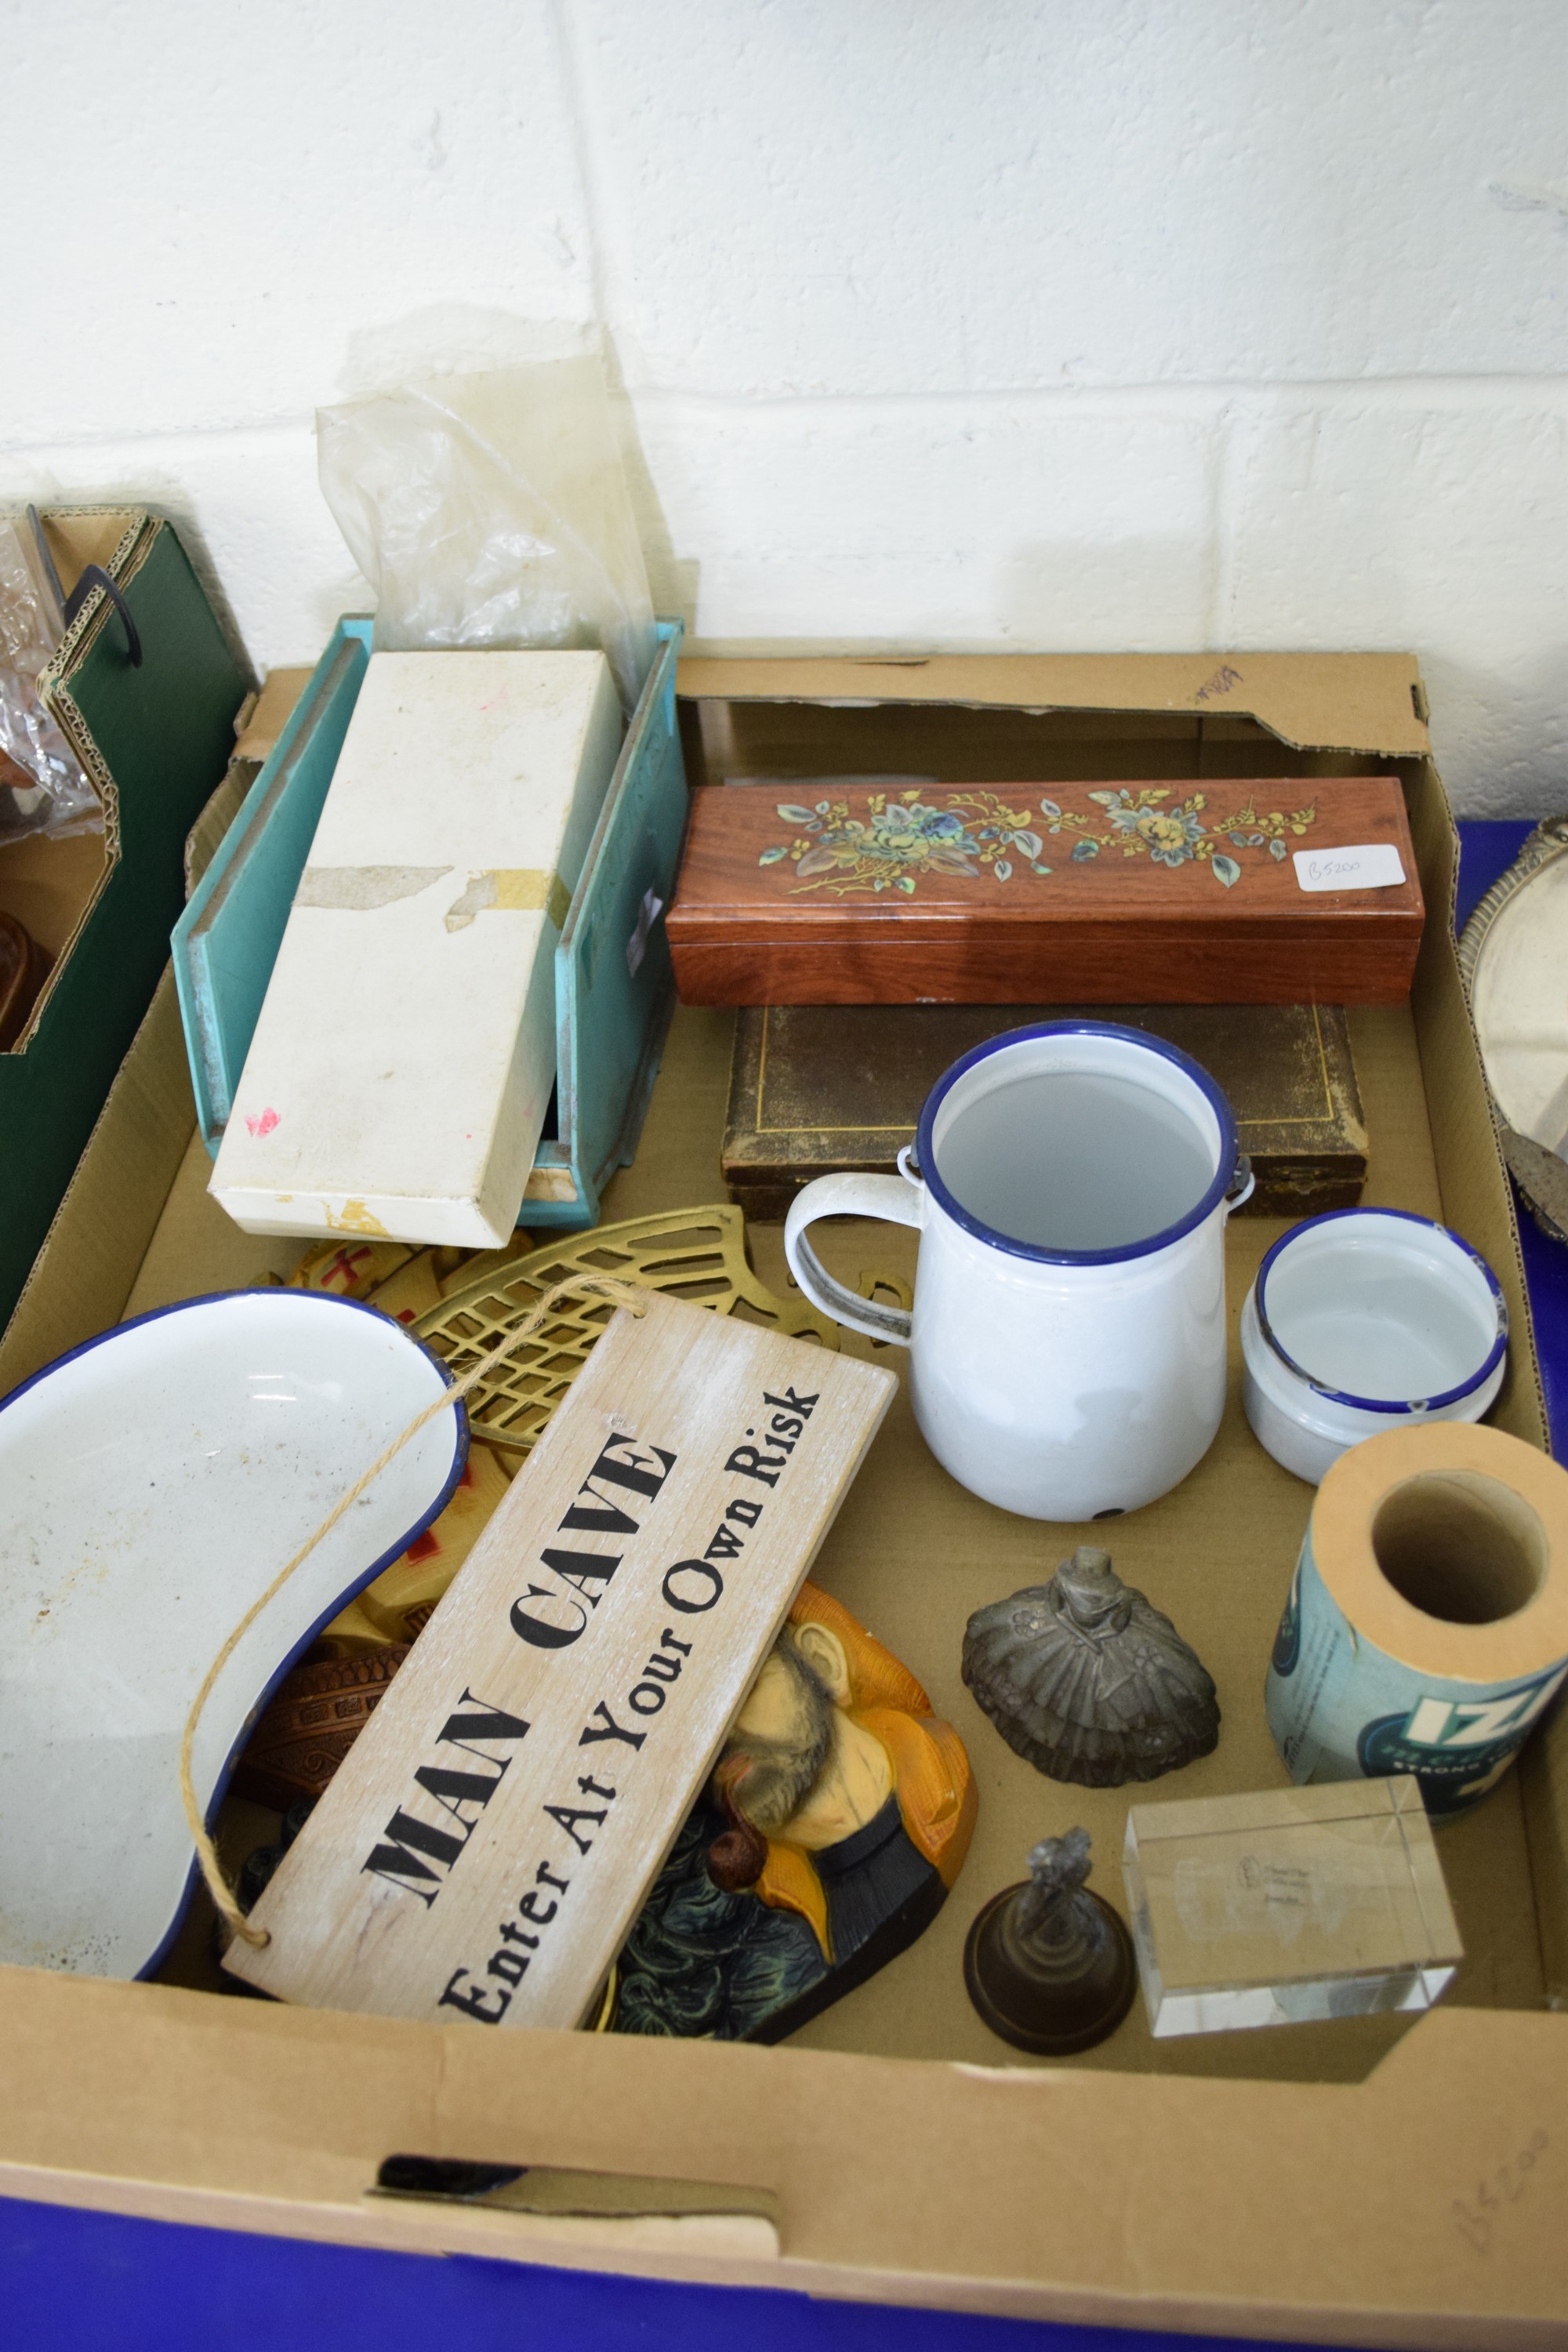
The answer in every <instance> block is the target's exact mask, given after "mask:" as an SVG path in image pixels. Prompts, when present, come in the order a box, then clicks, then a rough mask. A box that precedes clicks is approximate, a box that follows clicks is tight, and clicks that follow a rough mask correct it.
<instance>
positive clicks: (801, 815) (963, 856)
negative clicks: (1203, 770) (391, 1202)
mask: <svg viewBox="0 0 1568 2352" xmlns="http://www.w3.org/2000/svg"><path fill="white" fill-rule="evenodd" d="M1170 798H1171V791H1170V788H1169V787H1168V786H1163V785H1157V784H1153V785H1151V784H1145V785H1143V786H1142V787H1141V789H1140V790H1139V792H1138V793H1136V795H1134V794H1133V793H1131V791H1130V790H1129V788H1128V787H1127V786H1126V785H1122V786H1121V788H1120V789H1118V790H1115V791H1100V792H1091V793H1089V799H1090V800H1091V801H1093V802H1095V803H1097V804H1098V805H1099V806H1100V808H1101V809H1103V810H1104V812H1105V814H1104V818H1103V820H1102V822H1101V824H1100V825H1099V826H1097V825H1096V824H1095V822H1094V820H1093V818H1092V817H1088V816H1079V815H1078V814H1076V813H1075V812H1073V811H1071V810H1064V809H1063V808H1061V807H1060V806H1059V805H1058V803H1057V802H1055V801H1049V800H1042V801H1041V803H1040V804H1039V819H1038V820H1036V818H1035V815H1034V813H1033V811H1032V810H1030V809H1028V808H1010V807H1009V806H1008V805H1007V803H1005V801H1003V800H1002V799H1001V798H1000V797H999V796H998V795H997V794H996V793H985V792H969V793H944V794H943V795H942V801H943V805H942V806H941V807H938V806H937V805H936V803H934V802H931V801H924V800H922V799H921V795H920V793H919V791H918V790H917V791H914V792H907V793H900V794H899V796H898V797H897V798H896V799H889V796H888V795H887V793H870V794H869V795H868V799H867V803H866V814H865V816H864V818H860V817H853V816H851V815H850V814H849V803H848V802H847V801H818V802H817V803H816V806H815V808H807V807H805V806H804V805H803V804H801V803H797V802H794V801H780V802H778V803H775V805H776V807H777V810H778V814H779V815H780V816H781V817H782V818H783V819H784V823H785V824H792V825H795V826H797V827H798V828H799V830H798V832H797V834H796V835H795V839H794V840H793V841H781V842H776V843H774V844H773V845H772V846H771V847H769V848H767V849H764V850H763V853H762V855H761V856H760V857H759V858H758V860H757V863H758V865H759V866H776V865H779V864H780V863H782V861H783V860H784V859H785V858H787V859H789V860H790V861H791V862H792V864H793V865H794V866H795V874H796V877H797V885H796V888H795V891H794V893H793V894H792V895H793V896H795V897H797V898H798V897H804V896H805V894H806V893H807V892H809V891H814V890H824V891H826V892H827V893H828V894H829V895H830V896H831V897H833V898H849V897H851V896H854V895H857V894H859V893H862V892H870V893H873V894H875V893H876V892H879V891H882V890H898V891H901V892H902V893H903V895H904V896H905V897H906V898H912V897H913V896H914V894H915V890H916V887H917V885H918V883H919V881H920V878H921V876H922V875H933V874H934V875H942V876H944V877H952V876H961V877H963V878H965V879H967V880H972V881H980V880H982V879H983V878H984V877H985V876H986V875H989V876H990V877H991V879H992V880H993V881H994V882H1004V883H1005V882H1009V881H1011V880H1012V879H1013V877H1015V875H1022V874H1025V873H1029V874H1038V875H1042V876H1043V875H1048V874H1050V873H1051V871H1052V870H1053V869H1052V868H1051V866H1049V865H1047V864H1046V863H1045V862H1044V852H1045V847H1046V842H1047V839H1048V838H1049V837H1050V836H1051V835H1058V836H1060V837H1061V840H1062V845H1063V847H1064V848H1065V847H1067V846H1068V844H1069V843H1070V845H1071V848H1070V855H1071V857H1072V860H1073V863H1074V864H1075V865H1079V866H1082V865H1086V864H1087V863H1088V862H1089V859H1091V858H1095V857H1098V856H1100V853H1101V852H1102V851H1105V850H1109V851H1110V852H1112V853H1114V852H1115V851H1117V850H1120V851H1121V855H1122V856H1123V857H1142V856H1148V857H1149V858H1151V859H1152V862H1153V863H1154V864H1155V865H1156V866H1185V865H1187V864H1188V863H1189V862H1193V861H1196V862H1200V863H1204V864H1206V865H1207V866H1208V868H1209V871H1210V872H1211V873H1212V874H1213V876H1214V877H1215V881H1216V882H1219V883H1221V884H1222V885H1223V886H1224V887H1225V888H1226V889H1227V890H1229V889H1233V888H1234V887H1235V886H1236V884H1237V882H1239V881H1240V879H1241V876H1242V868H1241V866H1240V863H1239V862H1238V860H1237V858H1235V857H1233V856H1231V855H1230V853H1231V851H1232V850H1236V849H1240V850H1248V849H1261V850H1264V851H1266V852H1267V854H1268V856H1269V857H1270V858H1272V859H1274V860H1275V861H1276V862H1279V860H1281V859H1283V858H1284V857H1285V856H1286V855H1287V854H1288V853H1287V836H1288V835H1297V836H1298V837H1300V835H1302V834H1304V833H1305V832H1306V831H1307V830H1308V828H1309V826H1310V825H1311V824H1315V823H1316V821H1317V814H1318V812H1317V810H1316V808H1315V807H1308V808H1299V809H1293V810H1289V811H1286V810H1282V809H1274V810H1271V811H1270V812H1269V813H1268V814H1267V815H1265V816H1259V815H1258V811H1257V808H1256V806H1255V805H1254V798H1252V797H1249V798H1248V800H1247V803H1246V805H1245V806H1244V807H1242V808H1239V809H1237V810H1235V811H1234V812H1233V813H1232V814H1229V815H1228V816H1223V817H1216V818H1213V819H1210V818H1207V817H1206V816H1205V811H1206V810H1207V807H1208V795H1207V794H1206V793H1191V794H1190V795H1189V796H1188V798H1187V799H1185V800H1184V801H1182V802H1179V803H1177V805H1176V806H1175V807H1174V808H1168V807H1166V806H1165V805H1164V803H1166V802H1168V801H1169V800H1170Z"/></svg>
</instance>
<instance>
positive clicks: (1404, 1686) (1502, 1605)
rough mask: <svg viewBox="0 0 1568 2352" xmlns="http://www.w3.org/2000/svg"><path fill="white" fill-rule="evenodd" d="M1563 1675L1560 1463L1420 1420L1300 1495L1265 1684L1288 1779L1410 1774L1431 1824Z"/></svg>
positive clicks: (1477, 1433) (1372, 1444)
mask: <svg viewBox="0 0 1568 2352" xmlns="http://www.w3.org/2000/svg"><path fill="white" fill-rule="evenodd" d="M1565 1675H1568V1471H1564V1470H1563V1469H1562V1468H1560V1467H1559V1465H1557V1464H1556V1463H1554V1462H1552V1460H1550V1459H1549V1457H1548V1456H1547V1455H1546V1454H1542V1453H1538V1452H1537V1450H1536V1449H1535V1447H1534V1446H1531V1445H1526V1444H1524V1443H1523V1442H1522V1441H1521V1439H1519V1438H1517V1437H1510V1436H1508V1435H1506V1434H1505V1433H1504V1432H1503V1431H1501V1430H1498V1429H1488V1428H1485V1427H1479V1426H1475V1425H1472V1424H1469V1423H1453V1422H1426V1423H1420V1424H1418V1425H1416V1426H1415V1427H1407V1428H1405V1429H1399V1430H1390V1431H1387V1432H1385V1433H1384V1434H1382V1435H1380V1436H1377V1437H1369V1438H1367V1439H1366V1440H1365V1441H1364V1443H1363V1444H1360V1445H1355V1446H1352V1448H1351V1450H1350V1452H1349V1453H1347V1454H1342V1455H1341V1456H1340V1458H1339V1460H1338V1461H1337V1462H1335V1463H1334V1464H1333V1465H1332V1466H1331V1468H1330V1470H1329V1471H1328V1473H1327V1475H1325V1477H1324V1479H1323V1482H1322V1485H1321V1486H1320V1487H1319V1489H1318V1492H1317V1496H1316V1498H1315V1500H1314V1502H1313V1505H1312V1516H1311V1518H1310V1522H1309V1524H1308V1528H1307V1533H1306V1536H1305V1537H1304V1538H1303V1540H1302V1544H1301V1554H1300V1560H1299V1561H1298V1563H1297V1567H1296V1572H1295V1575H1294V1577H1293V1578H1292V1580H1291V1584H1290V1591H1289V1598H1288V1599H1287V1601H1286V1604H1285V1612H1284V1615H1283V1616H1282V1618H1281V1620H1280V1623H1279V1633H1278V1634H1277V1636H1276V1638H1275V1643H1274V1651H1273V1655H1272V1657H1271V1659H1270V1661H1269V1665H1268V1680H1267V1686H1266V1704H1267V1707H1268V1727H1269V1729H1270V1730H1271V1731H1272V1733H1273V1734H1274V1738H1275V1741H1276V1743H1277V1745H1278V1747H1279V1752H1280V1754H1281V1756H1282V1757H1283V1758H1284V1759H1285V1763H1286V1766H1287V1768H1288V1769H1289V1773H1290V1777H1291V1779H1292V1780H1296V1781H1298V1782H1303V1781H1313V1780H1356V1779H1369V1780H1374V1779H1382V1778H1383V1777H1384V1776H1385V1775H1386V1774H1389V1773H1395V1772H1408V1773H1412V1774H1414V1776H1415V1780H1417V1781H1418V1782H1419V1784H1420V1789H1421V1794H1422V1798H1423V1800H1424V1801H1425V1803H1426V1811H1427V1812H1428V1813H1429V1814H1430V1816H1431V1818H1432V1820H1433V1821H1434V1822H1443V1821H1451V1820H1453V1819H1454V1818H1455V1817H1456V1816H1457V1815H1458V1814H1459V1813H1462V1812H1465V1811H1468V1809H1469V1807H1470V1806H1471V1805H1473V1804H1474V1803H1476V1801H1478V1799H1479V1798H1481V1797H1483V1796H1484V1795H1485V1794H1486V1792H1487V1790H1489V1789H1490V1788H1492V1787H1493V1786H1494V1784H1495V1783H1496V1782H1497V1781H1498V1780H1500V1778H1501V1776H1502V1774H1503V1773H1504V1772H1505V1771H1506V1770H1507V1769H1508V1767H1509V1765H1510V1763H1511V1762H1512V1760H1513V1758H1514V1757H1515V1755H1516V1754H1517V1753H1518V1751H1519V1749H1520V1748H1521V1745H1522V1744H1523V1742H1524V1740H1525V1738H1527V1737H1528V1735H1529V1733H1530V1732H1531V1729H1532V1727H1534V1725H1535V1724H1536V1723H1537V1722H1538V1721H1539V1720H1540V1718H1541V1717H1542V1714H1543V1713H1544V1711H1545V1709H1546V1707H1547V1706H1548V1704H1549V1702H1550V1701H1551V1699H1552V1696H1553V1695H1554V1694H1555V1693H1556V1691H1557V1690H1558V1689H1559V1687H1560V1686H1561V1685H1562V1683H1563V1678H1564V1676H1565Z"/></svg>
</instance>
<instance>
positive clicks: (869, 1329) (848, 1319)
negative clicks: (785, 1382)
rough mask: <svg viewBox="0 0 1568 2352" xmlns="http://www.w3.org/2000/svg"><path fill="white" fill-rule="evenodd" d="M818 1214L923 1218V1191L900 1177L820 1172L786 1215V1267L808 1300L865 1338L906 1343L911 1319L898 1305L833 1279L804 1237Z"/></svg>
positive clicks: (895, 1221)
mask: <svg viewBox="0 0 1568 2352" xmlns="http://www.w3.org/2000/svg"><path fill="white" fill-rule="evenodd" d="M818 1217H880V1218H881V1219H882V1220H883V1222H884V1223H888V1224H891V1225H913V1226H914V1228H915V1230H916V1232H917V1233H918V1232H919V1230H920V1228H921V1226H922V1225H923V1224H924V1223H925V1191H924V1187H923V1186H921V1185H920V1184H918V1183H916V1182H915V1181H914V1180H913V1179H912V1178H910V1177H904V1176H859V1175H855V1174H847V1175H843V1176H818V1177H817V1178H816V1181H815V1182H813V1183H810V1184H808V1185H806V1187H805V1191H804V1192H797V1193H796V1195H795V1199H794V1201H793V1202H791V1204H790V1212H789V1215H788V1216H787V1217H786V1219H785V1220H784V1255H785V1257H786V1258H787V1259H788V1260H789V1270H790V1272H791V1273H792V1274H793V1275H794V1276H795V1280H796V1281H797V1282H798V1283H799V1285H800V1286H801V1288H802V1290H804V1291H805V1295H806V1297H808V1298H809V1299H810V1301H811V1303H812V1305H813V1306H814V1307H816V1309H817V1312H818V1313H819V1314H822V1315H826V1316H829V1317H831V1318H832V1319H833V1321H834V1322H835V1323H844V1324H847V1326H848V1328H850V1330H851V1331H861V1332H864V1334H865V1336H866V1338H867V1339H890V1340H891V1341H892V1342H893V1344H894V1346H895V1347H900V1348H907V1347H908V1346H909V1344H910V1318H909V1316H908V1315H907V1314H906V1313H905V1312H904V1310H903V1308H902V1307H881V1306H879V1305H878V1304H877V1303H876V1301H875V1300H874V1299H866V1298H861V1297H858V1295H857V1294H856V1293H855V1292H854V1291H853V1290H846V1288H845V1287H844V1285H843V1284H842V1283H841V1282H835V1281H834V1279H833V1276H831V1275H830V1274H829V1273H828V1271H827V1269H826V1266H825V1265H823V1263H822V1261H821V1259H820V1258H819V1257H818V1256H817V1255H816V1251H815V1250H814V1249H813V1248H812V1246H811V1244H810V1243H809V1241H807V1239H806V1237H805V1234H806V1227H807V1226H808V1225H811V1224H815V1223H816V1220H817V1218H818Z"/></svg>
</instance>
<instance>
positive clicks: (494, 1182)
mask: <svg viewBox="0 0 1568 2352" xmlns="http://www.w3.org/2000/svg"><path fill="white" fill-rule="evenodd" d="M620 739H621V715H620V706H619V704H618V703H617V701H616V692H615V688H614V686H613V684H612V683H611V678H610V669H609V664H608V663H607V662H606V661H605V656H604V655H603V654H601V653H594V652H587V653H584V652H575V653H515V652H513V653H508V652H501V653H475V652H468V651H457V652H447V653H373V654H372V655H371V657H370V662H369V665H368V667H367V668H366V670H365V676H364V683H363V687H362V688H361V689H360V693H359V698H358V700H357V701H356V702H355V704H354V707H353V716H352V718H351V719H350V720H349V724H348V733H347V735H346V736H345V738H344V740H343V745H342V751H340V752H339V754H338V760H337V764H336V767H335V769H334V770H333V772H332V778H331V784H330V786H329V788H328V791H327V796H326V801H325V804H324V805H323V807H322V810H321V817H320V820H319V822H318V824H317V825H316V830H315V835H314V838H313V839H312V841H311V843H310V854H309V857H308V860H307V863H306V866H305V870H304V873H303V875H302V876H301V877H300V885H299V887H298V889H297V890H296V892H295V894H294V900H293V905H292V908H290V910H289V919H288V923H287V926H286V928H285V929H284V932H283V940H282V944H281V946H280V947H279V950H278V960H277V961H276V963H275V964H274V966H273V969H272V976H271V979H270V981H269V982H268V986H267V993H266V997H265V1000H264V1001H263V1003H262V1006H261V1013H260V1018H259V1019H258V1022H257V1024H256V1034H255V1035H254V1036H253V1037H252V1039H251V1041H250V1049H249V1051H248V1053H247V1055H246V1057H245V1067H244V1069H243V1071H242V1072H241V1074H240V1077H239V1082H238V1084H237V1087H236V1088H235V1104H234V1115H233V1116H232V1117H231V1118H229V1120H228V1122H227V1124H226V1127H225V1129H224V1133H223V1139H222V1142H221V1143H220V1144H219V1146H218V1154H217V1165H216V1168H215V1170H214V1171H213V1177H212V1190H213V1193H214V1196H215V1198H216V1199H217V1200H218V1201H220V1202H222V1203H223V1205H224V1207H225V1208H226V1210H227V1211H228V1213H229V1215H230V1216H231V1217H233V1218H234V1219H235V1221H236V1223H238V1224H241V1225H243V1226H245V1227H246V1229H247V1231H248V1232H250V1233H265V1234H327V1233H334V1232H335V1233H344V1232H346V1233H358V1234H375V1235H378V1236H381V1235H385V1236H389V1237H390V1238H392V1239H393V1240H396V1241H411V1242H437V1243H451V1244H457V1245H458V1246H459V1247H462V1248H468V1249H484V1248H499V1247H500V1244H502V1243H503V1242H504V1241H505V1240H506V1238H507V1236H508V1235H509V1234H510V1233H511V1231H512V1230H513V1228H514V1226H515V1225H516V1223H517V1219H518V1213H519V1211H520V1209H521V1205H522V1196H523V1188H524V1186H525V1185H526V1183H527V1181H528V1177H529V1171H530V1170H531V1168H532V1166H533V1159H534V1152H535V1150H536V1149H537V1147H538V1143H539V1139H540V1135H541V1133H542V1129H543V1126H544V1118H545V1113H546V1111H547V1109H548V1108H549V1105H550V1097H551V1093H552V1088H553V1087H554V1085H555V1075H556V1073H555V1062H556V1054H555V1043H556V1020H555V952H554V951H555V946H556V942H557V940H559V938H560V935H561V931H562V929H563V925H564V923H565V920H566V916H567V911H568V909H569V908H570V905H571V900H572V893H573V891H574V889H575V887H576V885H577V879H578V876H579V874H580V872H581V870H582V866H583V859H584V853H585V851H586V849H587V846H588V843H589V839H590V837H591V836H592V835H593V832H594V827H595V823H596V821H597V819H598V815H599V811H600V809H601V807H602V806H603V804H604V800H605V791H606V789H607V787H608V785H609V782H610V777H611V774H612V772H613V771H614V769H615V765H616V754H617V752H618V751H619V749H620Z"/></svg>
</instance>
